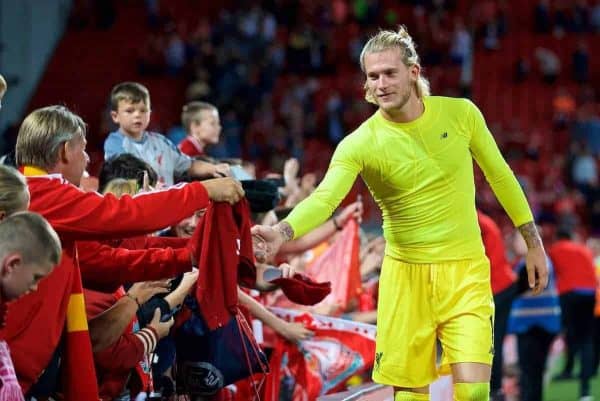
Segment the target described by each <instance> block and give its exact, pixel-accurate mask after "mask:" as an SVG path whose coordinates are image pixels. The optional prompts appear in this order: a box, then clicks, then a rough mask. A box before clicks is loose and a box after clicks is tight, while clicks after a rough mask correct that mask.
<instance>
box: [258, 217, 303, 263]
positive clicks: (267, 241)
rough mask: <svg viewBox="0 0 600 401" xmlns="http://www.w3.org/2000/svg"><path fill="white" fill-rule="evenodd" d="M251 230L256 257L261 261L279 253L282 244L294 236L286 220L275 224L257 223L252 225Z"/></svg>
mask: <svg viewBox="0 0 600 401" xmlns="http://www.w3.org/2000/svg"><path fill="white" fill-rule="evenodd" d="M251 231H252V243H253V247H254V257H255V258H256V260H257V261H258V262H260V263H264V262H266V261H267V260H269V259H270V258H273V257H274V256H275V255H277V252H279V248H281V245H283V243H284V242H286V241H289V240H290V239H292V238H293V236H294V234H293V231H292V228H291V227H290V226H289V224H287V223H285V222H282V223H279V224H277V225H275V226H261V225H257V226H254V227H252V229H251Z"/></svg>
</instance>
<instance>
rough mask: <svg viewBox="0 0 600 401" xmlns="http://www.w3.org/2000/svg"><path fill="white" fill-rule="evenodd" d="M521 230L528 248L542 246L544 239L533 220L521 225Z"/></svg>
mask: <svg viewBox="0 0 600 401" xmlns="http://www.w3.org/2000/svg"><path fill="white" fill-rule="evenodd" d="M519 232H520V233H521V235H522V236H523V239H524V240H525V243H526V244H527V248H529V249H532V248H537V247H540V246H542V239H541V238H540V234H539V233H538V230H537V227H536V226H535V223H534V222H533V221H531V222H529V223H525V224H523V225H522V226H519Z"/></svg>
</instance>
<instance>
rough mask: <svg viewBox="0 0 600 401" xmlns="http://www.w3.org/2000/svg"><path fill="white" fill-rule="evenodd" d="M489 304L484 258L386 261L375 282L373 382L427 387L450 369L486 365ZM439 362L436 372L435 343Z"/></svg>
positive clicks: (491, 351)
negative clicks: (439, 349)
mask: <svg viewBox="0 0 600 401" xmlns="http://www.w3.org/2000/svg"><path fill="white" fill-rule="evenodd" d="M493 326H494V300H493V296H492V290H491V286H490V265H489V261H488V259H487V258H486V257H482V258H481V259H475V260H463V261H455V262H447V263H436V264H411V263H405V262H401V261H399V260H396V259H392V258H391V257H389V256H386V257H385V259H384V261H383V266H382V271H381V277H380V279H379V304H378V306H377V341H376V343H377V345H376V354H375V367H374V369H373V380H374V381H375V382H377V383H382V384H388V385H392V386H397V387H407V388H416V387H423V386H427V385H428V384H430V383H432V382H433V381H435V380H436V379H437V378H438V374H440V373H441V374H449V373H450V364H454V363H461V362H479V363H484V364H488V365H491V363H492V358H493V354H494V346H493V345H494V344H493ZM438 339H439V341H440V343H441V346H442V361H441V365H440V368H439V371H438V368H437V367H436V347H437V345H436V340H438Z"/></svg>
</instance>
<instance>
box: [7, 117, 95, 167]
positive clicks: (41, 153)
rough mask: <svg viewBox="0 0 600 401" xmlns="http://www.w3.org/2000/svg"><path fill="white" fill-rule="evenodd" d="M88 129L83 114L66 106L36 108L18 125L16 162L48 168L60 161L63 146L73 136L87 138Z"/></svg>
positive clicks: (20, 164)
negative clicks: (78, 113) (81, 115)
mask: <svg viewBox="0 0 600 401" xmlns="http://www.w3.org/2000/svg"><path fill="white" fill-rule="evenodd" d="M85 131H86V126H85V123H84V122H83V120H82V119H81V117H79V116H78V115H77V114H75V113H73V112H71V111H70V110H69V109H68V108H66V107H64V106H48V107H44V108H41V109H37V110H34V111H33V112H31V113H30V114H29V115H28V116H27V117H26V118H25V120H23V124H21V128H19V134H18V136H17V145H16V160H17V165H19V166H25V165H31V166H35V167H40V168H43V169H46V170H49V169H51V168H52V167H54V166H55V165H56V163H57V162H58V156H59V149H60V146H62V144H64V143H65V142H69V141H71V140H72V139H74V138H78V137H79V138H82V139H83V138H85Z"/></svg>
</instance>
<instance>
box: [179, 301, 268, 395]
mask: <svg viewBox="0 0 600 401" xmlns="http://www.w3.org/2000/svg"><path fill="white" fill-rule="evenodd" d="M176 346H177V361H178V381H177V382H178V383H177V384H178V386H179V385H180V384H181V385H182V386H183V388H182V389H181V390H183V391H181V393H187V394H190V395H213V394H215V393H216V392H217V391H218V390H219V389H221V388H223V387H225V386H227V385H229V384H232V383H235V382H236V381H238V380H241V379H245V378H248V377H250V376H253V375H254V374H256V373H263V374H266V373H268V372H269V365H268V360H267V357H266V356H265V354H264V353H263V352H262V350H261V349H260V347H259V346H258V344H256V341H255V340H254V335H253V334H252V329H251V328H250V326H249V325H248V322H247V321H246V319H245V318H244V316H243V315H242V313H241V312H240V311H239V310H237V311H236V313H235V314H234V316H233V317H232V318H231V319H230V320H229V322H228V323H227V324H226V325H225V326H223V327H220V328H218V329H216V330H212V331H209V330H208V327H207V325H206V323H205V322H204V320H203V319H202V317H200V316H199V315H198V313H197V312H196V313H193V314H192V317H191V318H190V319H189V320H188V321H186V322H185V323H184V324H183V325H182V327H181V328H180V329H179V330H178V332H177V334H176ZM255 390H257V389H256V388H255ZM257 393H258V391H257Z"/></svg>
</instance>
